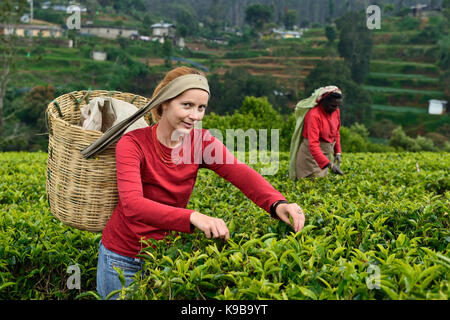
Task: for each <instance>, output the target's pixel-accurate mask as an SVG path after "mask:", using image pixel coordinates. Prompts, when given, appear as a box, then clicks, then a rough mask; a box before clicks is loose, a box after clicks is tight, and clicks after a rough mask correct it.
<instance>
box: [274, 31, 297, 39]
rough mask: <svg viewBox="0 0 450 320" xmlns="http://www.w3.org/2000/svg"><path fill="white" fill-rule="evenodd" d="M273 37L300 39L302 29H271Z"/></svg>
mask: <svg viewBox="0 0 450 320" xmlns="http://www.w3.org/2000/svg"><path fill="white" fill-rule="evenodd" d="M272 32H273V34H274V37H275V38H278V39H280V38H281V39H300V38H301V37H302V35H303V31H301V30H300V31H285V30H280V29H272Z"/></svg>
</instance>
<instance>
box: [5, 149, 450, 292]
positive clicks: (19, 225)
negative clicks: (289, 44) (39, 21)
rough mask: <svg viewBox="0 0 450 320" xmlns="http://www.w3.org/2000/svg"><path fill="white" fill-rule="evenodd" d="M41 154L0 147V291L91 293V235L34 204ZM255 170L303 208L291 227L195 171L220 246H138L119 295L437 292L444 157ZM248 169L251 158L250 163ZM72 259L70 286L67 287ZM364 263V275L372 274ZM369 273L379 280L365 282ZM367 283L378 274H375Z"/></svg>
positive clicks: (198, 241) (95, 237)
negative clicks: (137, 270)
mask: <svg viewBox="0 0 450 320" xmlns="http://www.w3.org/2000/svg"><path fill="white" fill-rule="evenodd" d="M46 159H47V154H46V153H42V152H40V153H0V177H1V179H0V203H1V206H0V257H1V260H0V299H75V298H78V299H92V298H98V297H99V296H98V295H97V294H96V292H95V281H96V267H97V255H98V242H99V239H100V234H95V233H89V232H86V231H80V230H76V229H74V228H70V227H67V226H65V225H63V224H62V223H60V222H59V221H58V220H56V219H55V218H54V217H53V216H52V215H51V213H50V211H49V207H48V204H47V200H46V191H45V172H46ZM279 160H280V162H279V170H278V172H277V173H276V175H273V176H264V177H265V179H267V180H268V181H269V182H270V183H271V184H272V185H273V186H274V187H275V188H276V189H277V190H279V191H280V192H281V193H283V194H284V195H285V197H286V198H287V199H288V200H289V201H291V202H296V203H298V204H299V205H300V206H301V207H302V208H303V210H304V212H305V216H306V224H305V228H304V229H303V230H302V231H301V232H300V233H297V234H294V233H292V229H291V228H290V227H289V226H287V225H286V224H284V223H282V222H280V221H278V220H275V219H273V218H271V217H270V216H269V215H268V214H267V213H266V212H265V211H263V210H262V209H260V208H259V207H257V206H256V205H255V204H254V203H252V202H251V201H250V200H249V199H247V198H246V197H245V196H244V195H243V194H242V192H240V190H238V189H237V188H236V187H235V186H233V185H232V184H230V183H228V182H227V181H226V180H224V179H222V178H220V177H219V176H217V175H216V174H215V173H214V172H212V171H209V170H200V172H199V175H198V179H197V182H196V184H195V188H194V192H193V194H192V196H191V199H190V202H189V204H188V208H191V209H194V210H198V211H200V212H202V213H204V214H208V215H213V216H216V217H220V218H222V219H224V220H225V222H226V223H227V226H228V228H229V230H230V235H231V238H230V240H229V241H228V242H226V243H224V242H222V241H219V240H214V239H206V238H205V236H204V235H203V234H202V233H201V232H199V231H196V232H194V233H193V234H172V235H170V236H169V237H168V238H167V239H166V240H164V241H157V242H152V244H153V245H154V247H152V246H150V247H148V248H147V249H146V250H145V251H144V252H143V253H142V258H143V259H144V269H143V272H144V275H143V277H142V279H139V280H136V281H135V282H134V284H132V285H131V286H130V287H129V288H128V289H126V290H124V291H123V294H124V295H126V297H127V298H128V299H444V300H446V299H448V297H449V283H448V281H449V274H450V273H449V268H450V256H449V242H450V232H449V230H450V228H449V219H448V213H449V209H450V191H449V190H450V174H449V171H448V168H449V167H450V157H449V154H448V153H431V152H418V153H408V152H404V153H377V154H373V153H352V154H349V153H344V154H343V163H342V169H343V170H344V172H346V175H344V176H336V175H332V174H330V175H329V176H327V177H325V178H322V179H316V180H302V181H295V182H294V181H292V180H290V179H288V161H289V153H287V152H282V153H280V154H279ZM250 166H252V167H253V168H254V169H255V170H260V169H261V168H262V166H263V164H261V163H257V164H251V165H250ZM75 264H77V265H78V266H79V267H80V271H81V289H72V290H69V289H68V287H67V280H68V278H69V276H70V274H69V273H67V270H68V267H69V266H71V265H75ZM374 270H375V271H374ZM377 275H379V278H377ZM378 280H379V281H378Z"/></svg>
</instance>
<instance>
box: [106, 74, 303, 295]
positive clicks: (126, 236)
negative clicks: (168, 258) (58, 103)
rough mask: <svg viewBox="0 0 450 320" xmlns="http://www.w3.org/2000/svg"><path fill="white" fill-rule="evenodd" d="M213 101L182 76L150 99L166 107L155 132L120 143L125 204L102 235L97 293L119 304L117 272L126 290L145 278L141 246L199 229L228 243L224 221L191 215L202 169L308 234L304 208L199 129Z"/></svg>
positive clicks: (202, 86)
mask: <svg viewBox="0 0 450 320" xmlns="http://www.w3.org/2000/svg"><path fill="white" fill-rule="evenodd" d="M173 92H176V93H175V94H173ZM209 96H210V92H209V86H208V82H207V80H206V78H205V77H204V76H203V75H202V74H201V73H200V72H199V71H197V70H195V69H191V68H186V67H180V68H176V69H174V70H172V71H170V72H169V73H168V74H167V75H166V77H165V78H164V79H163V81H162V82H161V83H160V84H159V85H158V87H157V88H156V89H155V92H154V94H153V97H152V99H153V98H154V97H160V99H161V100H158V102H157V103H156V102H155V105H154V108H153V109H151V110H152V117H153V120H154V122H156V124H155V125H153V126H151V127H146V128H142V129H136V130H133V131H130V132H128V133H127V134H125V135H123V136H122V137H121V138H120V140H119V141H118V143H117V146H116V170H117V189H118V192H119V202H118V204H117V207H116V208H115V210H114V212H113V213H112V216H111V218H110V220H109V221H108V223H107V224H106V226H105V229H104V230H103V235H102V239H101V241H100V247H99V256H98V267H97V290H98V292H99V293H100V294H101V295H102V296H103V297H104V298H106V297H108V296H112V297H115V296H116V294H117V293H118V292H119V291H120V290H121V289H122V283H121V281H120V279H119V277H118V271H119V269H120V270H121V271H122V272H123V278H122V281H125V282H124V283H125V286H128V285H129V284H130V283H131V282H132V281H133V279H134V276H135V274H136V273H138V272H139V271H140V270H141V262H140V258H139V257H138V255H139V254H140V253H141V252H142V250H143V249H144V248H145V247H146V245H145V243H144V242H143V241H141V240H145V241H150V242H152V241H153V242H154V241H158V240H162V239H164V238H165V237H166V236H167V235H169V234H170V233H171V231H176V232H183V233H192V232H193V231H194V230H195V228H198V229H199V230H201V231H202V232H204V234H205V236H206V237H207V238H219V239H223V240H225V241H226V240H228V239H229V237H230V232H229V230H228V228H227V226H226V224H225V222H224V221H223V220H222V219H219V218H215V217H212V216H208V215H205V214H202V213H200V212H197V211H195V210H190V209H187V208H186V206H187V204H188V202H189V198H190V196H191V194H192V191H193V188H194V185H195V181H196V179H197V174H198V170H199V169H201V168H206V169H210V170H213V171H214V172H215V173H217V174H218V175H219V176H221V177H223V178H224V179H226V180H228V181H229V182H231V183H232V184H233V185H234V186H236V187H237V188H238V189H240V190H241V191H242V192H243V193H244V194H245V196H246V197H248V198H249V199H250V200H252V201H253V202H254V203H255V204H257V205H258V206H259V207H261V208H262V209H264V210H265V211H266V212H268V213H270V214H271V216H272V217H273V218H275V219H279V220H281V221H283V222H285V223H287V224H289V225H291V226H292V227H293V229H294V230H295V231H296V232H299V231H301V229H302V228H303V226H304V221H305V217H304V215H303V212H302V209H301V208H300V206H299V205H298V204H296V203H288V202H287V201H286V198H285V197H284V196H283V195H282V194H281V193H280V192H278V191H277V190H275V189H274V188H273V187H272V186H271V185H270V184H269V182H268V181H266V180H265V179H264V178H263V177H262V176H261V175H260V174H259V173H257V172H256V171H255V170H254V169H252V168H250V167H249V166H248V165H246V164H245V163H242V162H240V161H238V160H237V159H236V158H235V157H234V156H233V154H232V153H230V152H229V151H228V149H227V148H226V147H225V146H224V145H223V144H222V142H221V141H220V140H219V139H216V138H215V137H214V136H213V135H212V134H211V133H210V132H209V131H208V130H206V129H198V128H194V124H195V123H196V122H197V121H201V120H202V119H203V117H204V115H205V109H206V107H207V105H208V100H209ZM165 97H167V99H166V98H165ZM205 150H208V151H211V152H204V151H205ZM179 151H181V153H183V152H184V153H185V154H184V155H182V156H183V161H181V162H180V161H178V160H179V158H177V156H178V155H180V152H179ZM186 158H188V159H186ZM198 158H199V159H198ZM185 159H186V160H187V161H184V160H185ZM224 159H226V160H224ZM230 159H231V160H232V161H230ZM198 160H200V161H198ZM211 160H213V161H211ZM290 219H291V221H290ZM115 268H116V269H115ZM117 268H118V269H117Z"/></svg>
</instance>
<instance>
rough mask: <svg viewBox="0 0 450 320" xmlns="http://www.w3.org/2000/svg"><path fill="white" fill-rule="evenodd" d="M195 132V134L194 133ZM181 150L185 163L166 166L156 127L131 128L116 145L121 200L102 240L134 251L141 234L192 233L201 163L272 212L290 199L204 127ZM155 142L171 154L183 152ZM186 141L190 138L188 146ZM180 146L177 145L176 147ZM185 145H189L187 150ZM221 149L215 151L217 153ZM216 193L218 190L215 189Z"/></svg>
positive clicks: (123, 252) (160, 236)
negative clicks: (193, 199) (193, 200)
mask: <svg viewBox="0 0 450 320" xmlns="http://www.w3.org/2000/svg"><path fill="white" fill-rule="evenodd" d="M194 132H195V134H194ZM189 138H190V139H188V138H187V137H186V138H185V139H184V142H183V144H182V145H181V146H179V147H177V148H175V150H181V149H183V151H182V155H181V156H180V159H181V157H183V159H184V163H181V164H178V165H176V166H175V167H174V168H170V167H167V166H166V165H165V164H164V163H163V162H162V160H161V158H160V156H159V155H158V153H157V152H156V151H157V150H156V148H155V143H154V141H153V137H152V127H148V128H143V129H137V130H133V131H131V132H129V133H127V134H125V135H123V136H122V138H121V139H120V140H119V141H118V143H117V146H116V168H117V188H118V191H119V201H118V204H117V207H116V208H115V210H114V212H113V213H112V216H111V218H110V220H109V221H108V223H107V224H106V226H105V228H104V230H103V234H102V243H103V245H104V246H105V247H106V248H107V249H109V250H111V251H114V252H116V253H118V254H121V255H124V256H129V257H136V255H137V254H139V252H140V251H141V250H142V243H141V241H140V240H141V238H144V239H146V240H147V239H155V240H161V239H163V238H164V237H165V236H166V235H167V234H168V233H169V232H170V231H178V232H185V233H192V232H193V231H194V227H193V226H192V225H191V223H190V215H191V213H192V212H194V210H191V209H186V206H187V204H188V202H189V198H190V196H191V194H192V191H193V188H194V185H195V181H196V178H197V173H198V170H199V169H200V168H208V169H211V170H213V171H215V172H216V173H217V174H218V175H219V176H221V177H223V178H224V179H226V180H228V181H229V182H231V183H232V184H233V185H234V186H236V187H237V188H239V189H240V190H241V191H242V192H243V193H244V194H245V196H246V197H248V198H249V199H250V200H252V201H253V202H254V203H255V204H256V205H258V206H259V207H261V208H262V209H264V210H265V211H267V212H268V213H270V206H271V205H272V204H273V203H274V202H275V201H277V200H286V199H285V197H284V196H283V195H282V194H281V193H280V192H278V191H277V190H275V189H274V188H273V187H272V186H271V185H270V184H269V182H268V181H266V180H265V179H264V178H263V177H262V176H261V175H260V174H259V173H257V172H256V171H255V170H254V169H252V168H250V167H249V166H247V165H246V164H245V163H242V162H240V161H239V160H237V159H236V158H235V157H234V156H233V154H231V153H230V152H229V151H228V149H227V148H226V147H225V146H224V145H223V143H222V142H221V141H220V140H218V139H216V138H215V137H214V136H212V135H211V133H210V132H209V131H208V130H206V129H193V130H191V134H190V136H189ZM156 142H157V143H158V144H159V146H160V147H161V149H160V150H161V151H162V152H163V153H165V154H166V155H167V156H170V155H171V154H172V153H176V154H180V153H177V152H178V151H177V152H175V151H174V149H172V148H168V147H166V146H165V145H163V144H161V143H160V142H159V141H158V140H157V139H156ZM187 143H190V145H189V144H188V145H187V146H186V144H187ZM178 148H179V149H178ZM184 150H190V152H191V154H190V163H189V160H188V159H189V156H186V152H185V151H184ZM216 155H217V156H216ZM211 196H212V197H214V195H211Z"/></svg>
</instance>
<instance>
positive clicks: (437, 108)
mask: <svg viewBox="0 0 450 320" xmlns="http://www.w3.org/2000/svg"><path fill="white" fill-rule="evenodd" d="M429 102H430V104H429V105H428V113H429V114H443V113H445V112H446V111H447V101H444V100H435V99H432V100H429Z"/></svg>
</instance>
